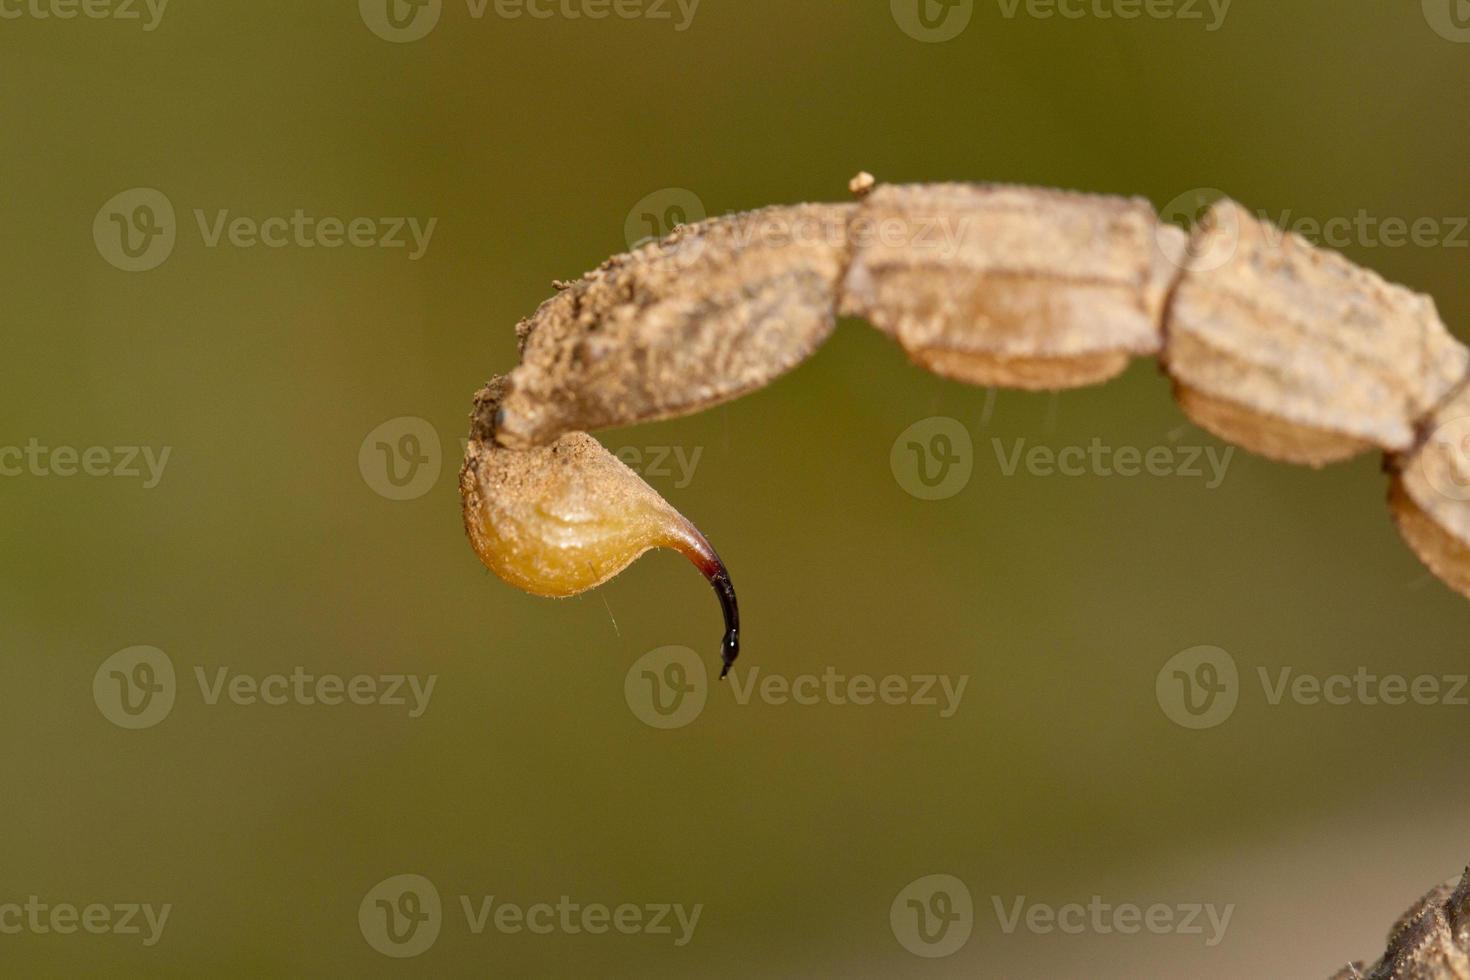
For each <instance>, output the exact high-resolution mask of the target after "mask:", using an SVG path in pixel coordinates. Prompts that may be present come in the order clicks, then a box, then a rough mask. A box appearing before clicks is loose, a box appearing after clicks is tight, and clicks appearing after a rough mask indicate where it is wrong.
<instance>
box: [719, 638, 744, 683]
mask: <svg viewBox="0 0 1470 980" xmlns="http://www.w3.org/2000/svg"><path fill="white" fill-rule="evenodd" d="M738 656H740V630H739V629H738V628H737V629H732V630H730V631H729V632H728V633H726V634H725V642H724V644H723V645H722V646H721V647H720V659H721V660H722V661H724V664H725V666H724V668H723V669H722V670H721V671H720V680H724V679H725V675H726V674H728V673H730V667H731V666H732V665H734V663H735V658H736V657H738Z"/></svg>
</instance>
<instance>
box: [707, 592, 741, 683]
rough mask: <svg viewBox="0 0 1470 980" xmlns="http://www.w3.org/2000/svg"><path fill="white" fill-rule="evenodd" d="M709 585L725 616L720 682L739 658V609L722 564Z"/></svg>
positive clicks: (721, 646)
mask: <svg viewBox="0 0 1470 980" xmlns="http://www.w3.org/2000/svg"><path fill="white" fill-rule="evenodd" d="M709 584H710V585H712V586H714V589H715V595H716V596H718V597H719V599H720V611H721V612H723V613H724V614H725V639H724V642H722V643H721V644H720V660H721V662H722V663H723V665H724V666H723V667H722V669H721V670H720V680H724V679H725V675H726V674H728V673H730V667H731V666H732V665H733V664H734V663H735V658H736V657H738V656H740V607H739V606H738V605H736V603H735V586H734V585H733V584H731V582H730V573H729V572H727V571H726V570H725V566H724V564H723V563H720V564H718V565H716V567H715V569H714V571H713V572H712V573H711V574H710V576H709Z"/></svg>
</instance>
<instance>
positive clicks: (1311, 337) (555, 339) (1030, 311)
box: [461, 174, 1470, 668]
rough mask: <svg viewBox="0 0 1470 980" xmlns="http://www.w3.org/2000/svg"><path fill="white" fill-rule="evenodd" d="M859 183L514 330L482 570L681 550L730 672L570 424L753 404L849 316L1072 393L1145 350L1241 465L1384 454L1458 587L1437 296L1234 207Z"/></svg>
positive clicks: (473, 472) (489, 440)
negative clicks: (682, 590)
mask: <svg viewBox="0 0 1470 980" xmlns="http://www.w3.org/2000/svg"><path fill="white" fill-rule="evenodd" d="M852 189H853V191H854V192H855V193H856V194H857V195H858V198H859V200H858V201H857V202H856V203H850V204H807V205H796V206H791V207H774V208H767V209H764V210H761V211H754V212H748V213H744V214H737V215H731V216H727V217H722V218H716V219H712V220H708V221H703V222H700V223H698V224H694V225H688V226H685V227H681V228H679V229H677V230H676V231H675V232H674V233H673V234H672V235H670V236H669V237H668V238H666V239H664V240H663V241H660V242H657V243H654V244H650V245H647V246H644V247H643V248H640V249H638V250H636V251H634V252H632V253H629V254H625V255H620V256H617V257H615V258H612V259H610V260H608V261H607V262H606V263H604V264H603V265H602V266H601V267H600V268H598V269H596V270H595V271H593V272H591V273H588V274H587V275H586V276H584V277H583V278H582V279H579V280H577V281H576V282H573V283H569V284H559V292H558V294H557V295H556V296H555V297H553V298H552V299H550V300H548V301H547V302H545V303H544V304H542V306H541V308H540V309H539V310H537V311H536V313H534V314H533V315H532V316H531V317H529V318H528V319H526V320H525V321H523V322H522V323H521V324H520V325H519V327H518V334H519V338H520V347H521V354H522V361H521V364H520V365H519V366H518V367H516V368H515V369H514V370H512V371H511V372H510V374H509V375H508V376H506V377H504V378H498V379H496V380H495V381H494V382H492V384H491V386H490V387H489V388H487V389H485V391H483V392H481V393H480V395H479V396H478V398H477V410H476V414H475V416H474V418H475V424H474V428H473V431H472V433H471V436H472V438H471V442H470V447H469V451H468V453H467V456H466V460H465V467H464V470H463V471H462V474H461V490H462V493H463V497H464V505H465V523H466V527H467V528H468V530H469V533H470V538H471V541H472V543H473V544H474V545H475V548H476V551H477V552H478V553H479V554H480V557H481V558H482V559H483V560H484V561H485V563H486V564H487V565H489V566H490V567H491V568H492V569H493V570H495V571H496V572H497V573H498V574H500V575H501V576H502V577H504V578H506V579H507V580H508V581H510V582H512V584H515V585H518V586H520V587H521V588H524V589H527V590H528V591H531V592H535V593H539V594H544V595H570V594H572V593H575V592H578V591H582V590H583V589H587V588H592V587H594V586H596V585H598V584H601V583H602V582H604V581H606V580H607V579H608V578H610V577H612V576H613V575H615V574H617V573H618V572H619V571H621V570H622V569H623V568H624V567H626V566H627V564H628V563H630V562H631V561H632V560H633V559H635V558H636V557H637V556H638V555H639V554H641V553H642V552H643V551H646V550H647V549H648V548H651V547H658V546H668V547H675V548H678V549H679V550H681V551H683V552H685V553H686V554H688V555H690V556H691V557H692V558H694V559H695V560H696V561H697V562H698V563H699V564H700V565H701V567H702V568H703V569H704V570H705V571H706V573H707V574H709V575H710V576H711V578H712V580H713V581H715V583H716V586H717V588H718V589H719V590H720V594H721V598H722V601H724V602H725V607H726V612H727V618H728V619H730V620H731V622H729V623H728V624H727V625H728V627H729V630H728V631H727V637H726V647H725V662H726V667H727V668H728V665H729V662H730V661H731V660H732V659H733V656H734V652H735V650H736V649H737V647H736V637H735V627H736V625H737V624H736V623H734V622H733V616H734V608H735V606H734V593H733V589H731V588H730V586H729V578H728V575H726V574H725V573H724V569H723V566H721V565H719V562H718V557H717V556H715V555H714V552H713V549H711V548H709V545H708V542H707V541H704V539H703V537H702V536H701V535H699V534H698V532H697V531H694V530H693V526H692V525H690V524H689V523H688V522H687V521H684V520H683V518H681V517H678V515H677V512H675V511H673V509H672V508H671V507H669V506H668V505H667V504H665V503H663V501H662V500H661V498H659V497H658V495H657V494H656V493H654V491H653V490H652V489H650V488H648V487H647V486H646V485H645V484H643V482H642V481H641V480H640V479H639V478H638V477H637V476H636V475H634V474H633V473H632V472H631V471H629V470H627V468H626V467H623V466H622V465H621V464H620V463H618V462H617V461H616V460H615V459H613V458H612V457H611V456H610V455H609V454H607V453H606V451H605V450H602V449H601V447H600V446H598V444H597V443H596V442H595V441H594V440H592V439H590V438H588V437H586V436H585V435H582V433H584V432H586V431H589V430H594V429H599V428H604V427H608V426H622V425H630V424H634V423H638V422H647V421H652V420H655V419H663V418H670V417H674V416H680V415H686V414H689V413H692V412H697V411H700V410H702V409H705V408H709V407H712V406H714V405H718V404H720V403H722V402H725V401H728V400H730V399H733V398H736V397H739V396H740V395H743V394H746V393H748V392H751V391H753V390H755V389H757V388H760V387H762V386H764V385H766V384H768V383H770V382H771V381H772V380H774V379H775V378H777V377H778V376H780V375H781V374H784V373H785V372H787V371H789V370H791V369H792V368H793V367H795V366H796V365H797V364H799V363H801V362H802V361H803V360H805V359H806V358H807V357H809V356H811V354H813V353H814V352H815V351H816V349H817V348H818V347H819V346H821V344H822V342H823V341H825V340H826V339H827V337H828V336H829V335H830V334H831V332H832V330H833V328H834V326H835V324H836V321H837V317H838V316H840V315H842V316H848V315H850V316H859V317H863V318H865V319H867V320H869V321H870V322H871V323H872V324H874V325H875V326H876V327H877V328H878V329H880V330H882V331H883V332H884V333H886V334H888V335H889V336H891V337H892V338H893V339H894V340H895V341H897V342H898V344H899V345H900V346H901V347H902V348H903V349H904V351H905V352H906V353H907V354H908V356H909V357H910V358H911V359H912V360H913V361H914V362H915V363H916V364H918V365H920V366H921V367H924V368H926V369H928V370H931V371H933V372H935V373H937V374H939V375H942V376H944V377H946V378H951V379H954V380H957V381H961V382H966V383H970V384H977V385H985V386H995V387H1013V388H1022V389H1028V390H1060V389H1066V388H1075V387H1079V386H1082V385H1090V384H1096V383H1099V382H1102V381H1106V380H1108V379H1110V378H1112V377H1114V376H1116V375H1117V374H1119V373H1120V372H1122V371H1123V370H1124V369H1125V368H1126V367H1127V365H1128V363H1129V361H1130V360H1131V359H1132V358H1134V357H1138V356H1145V355H1153V356H1156V357H1158V358H1159V360H1160V363H1161V365H1162V367H1163V369H1164V370H1165V371H1166V372H1167V373H1168V374H1169V376H1170V377H1171V379H1172V380H1173V383H1174V392H1175V396H1176V397H1177V399H1178V401H1179V404H1180V405H1181V407H1182V408H1183V409H1184V411H1185V413H1186V414H1187V415H1188V416H1189V417H1190V418H1191V419H1192V420H1194V421H1195V422H1196V423H1197V424H1198V425H1200V426H1201V427H1203V428H1205V429H1207V430H1209V431H1210V432H1212V433H1214V434H1215V435H1217V436H1219V437H1220V438H1222V439H1225V440H1228V441H1230V442H1233V443H1236V444H1238V445H1240V446H1242V447H1244V448H1246V449H1248V450H1251V451H1254V452H1256V453H1259V454H1261V455H1263V456H1266V457H1269V458H1271V459H1276V460H1281V461H1285V462H1292V463H1301V464H1306V465H1310V466H1316V467H1320V466H1323V465H1325V464H1328V463H1332V462H1336V461H1339V460H1343V459H1347V458H1350V457H1352V456H1355V455H1358V454H1359V453H1362V452H1366V451H1371V450H1378V451H1382V452H1383V453H1385V458H1386V464H1385V468H1386V469H1387V471H1388V472H1389V473H1390V474H1391V476H1392V487H1391V490H1390V494H1389V499H1390V505H1391V508H1392V513H1393V515H1394V518H1395V520H1396V522H1397V524H1398V527H1399V529H1400V531H1401V533H1402V534H1403V536H1404V538H1405V539H1406V540H1407V542H1408V543H1409V545H1410V547H1412V548H1413V549H1414V551H1415V552H1416V553H1417V554H1418V555H1419V557H1420V558H1421V559H1422V560H1423V561H1424V563H1425V564H1426V565H1427V566H1428V567H1429V568H1430V569H1431V570H1432V571H1433V572H1434V573H1435V574H1436V575H1438V576H1439V577H1440V578H1441V579H1443V580H1444V581H1445V582H1447V583H1448V584H1449V585H1450V586H1452V587H1453V588H1455V589H1457V590H1459V591H1460V592H1462V593H1464V594H1466V595H1467V596H1470V387H1467V385H1466V378H1467V373H1470V350H1467V348H1466V347H1465V346H1464V345H1463V344H1461V343H1459V342H1458V341H1457V340H1455V339H1454V338H1453V337H1452V336H1451V335H1450V333H1449V332H1448V331H1447V330H1446V329H1445V327H1444V324H1443V323H1442V322H1441V321H1440V318H1439V315H1438V313H1437V312H1436V309H1435V305H1434V302H1433V300H1431V299H1430V298H1428V297H1426V296H1423V295H1420V294H1417V293H1414V292H1412V291H1410V290H1408V289H1406V288H1404V287H1402V286H1397V285H1393V284H1390V283H1388V282H1386V281H1384V280H1383V279H1382V278H1380V277H1379V276H1378V275H1376V274H1375V273H1373V272H1370V271H1368V270H1365V269H1362V268H1359V267H1358V266H1356V265H1354V264H1352V263H1351V262H1349V261H1348V260H1347V259H1345V258H1343V257H1342V256H1341V255H1338V254H1337V253H1334V252H1330V251H1327V250H1324V249H1321V248H1318V247H1316V246H1314V245H1312V244H1311V243H1309V242H1307V241H1306V240H1305V239H1303V238H1301V237H1299V236H1297V235H1294V234H1291V233H1288V232H1283V231H1280V230H1278V229H1276V228H1274V227H1273V226H1272V225H1270V224H1269V223H1268V222H1266V221H1264V220H1262V219H1259V218H1257V217H1256V216H1254V215H1252V214H1250V213H1249V212H1248V211H1246V210H1245V209H1244V208H1242V207H1240V206H1239V205H1237V204H1235V203H1234V202H1232V201H1229V200H1222V201H1220V202H1218V203H1216V204H1215V205H1214V206H1213V207H1212V208H1211V209H1210V210H1209V211H1208V212H1207V213H1206V214H1205V215H1204V217H1203V218H1202V220H1201V221H1200V222H1199V223H1198V225H1197V226H1196V227H1195V228H1193V229H1192V230H1191V231H1190V232H1188V233H1186V232H1185V231H1184V230H1182V229H1179V228H1176V227H1174V226H1172V225H1169V224H1166V223H1164V222H1162V221H1160V219H1159V217H1158V215H1157V213H1156V212H1155V210H1154V208H1153V207H1152V206H1151V205H1150V204H1149V203H1148V202H1146V201H1144V200H1141V199H1123V198H1116V197H1105V196H1096V195H1089V194H1079V193H1069V192H1061V191H1051V190H1039V189H1033V188H1025V187H1011V186H999V185H971V184H936V185H913V186H876V185H875V183H874V181H873V180H872V178H871V177H869V176H868V175H866V174H864V175H860V176H859V177H858V178H857V179H855V180H854V181H853V184H852ZM573 444H575V445H573ZM619 507H624V508H626V512H625V513H620V512H619V510H618V508H619ZM669 515H673V516H672V517H671V516H669Z"/></svg>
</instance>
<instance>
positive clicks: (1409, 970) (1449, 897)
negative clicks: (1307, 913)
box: [1332, 868, 1470, 980]
mask: <svg viewBox="0 0 1470 980" xmlns="http://www.w3.org/2000/svg"><path fill="white" fill-rule="evenodd" d="M1332 980H1470V868H1467V869H1466V870H1465V875H1464V877H1462V878H1460V879H1458V884H1456V879H1453V878H1452V879H1450V880H1449V881H1447V882H1445V883H1444V884H1442V885H1440V886H1439V887H1437V888H1435V889H1434V890H1433V891H1431V892H1430V893H1429V894H1428V895H1425V896H1424V897H1423V898H1421V899H1420V900H1419V901H1417V902H1415V903H1414V907H1413V908H1411V909H1409V911H1407V912H1405V913H1404V914H1403V915H1402V916H1400V918H1399V920H1398V921H1397V922H1395V923H1394V926H1393V929H1392V930H1390V931H1389V934H1388V949H1387V951H1386V952H1384V954H1383V957H1382V958H1381V959H1379V960H1378V961H1377V962H1376V963H1373V964H1372V965H1371V966H1370V965H1368V964H1365V963H1351V964H1349V965H1348V966H1346V967H1344V968H1343V969H1342V970H1341V971H1339V972H1338V973H1336V974H1335V975H1334V976H1333V977H1332Z"/></svg>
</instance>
